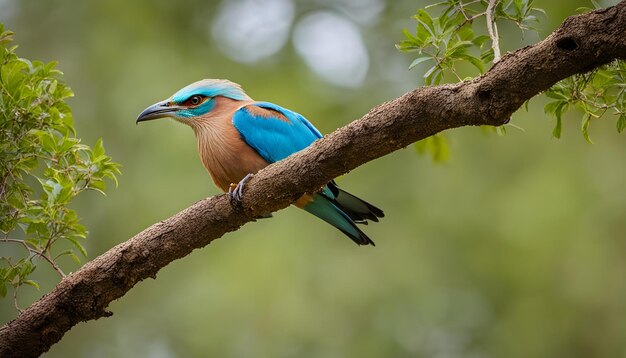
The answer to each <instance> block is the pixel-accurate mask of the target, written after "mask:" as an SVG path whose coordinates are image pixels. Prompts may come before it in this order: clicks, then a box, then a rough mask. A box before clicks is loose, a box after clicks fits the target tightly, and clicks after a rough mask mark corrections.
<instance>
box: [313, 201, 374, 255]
mask: <svg viewBox="0 0 626 358" xmlns="http://www.w3.org/2000/svg"><path fill="white" fill-rule="evenodd" d="M342 193H345V194H347V193H346V192H344V191H342ZM345 194H344V198H345V202H349V205H348V206H345V205H342V203H341V202H339V201H336V199H329V198H328V197H326V196H325V195H323V194H319V193H318V194H314V195H313V196H312V198H311V199H312V200H310V201H309V202H308V203H306V204H305V205H302V206H301V207H302V209H304V210H306V211H308V212H309V213H311V214H313V215H315V216H317V217H318V218H320V219H322V220H324V221H326V222H327V223H329V224H331V225H332V226H334V227H336V228H337V229H339V230H340V231H341V232H343V233H344V234H346V235H347V236H348V237H349V238H350V239H352V241H354V242H356V243H357V244H358V245H374V242H373V241H372V240H371V239H370V238H369V237H367V235H365V233H363V231H361V230H360V229H359V228H358V227H357V226H356V224H355V219H356V220H362V221H365V219H366V217H364V216H363V215H361V214H363V213H364V206H362V205H361V204H360V203H365V202H364V201H362V200H360V199H358V198H357V197H355V196H353V195H350V194H348V195H345ZM338 197H339V196H337V197H336V198H338ZM354 199H357V200H360V202H359V205H358V206H357V205H356V204H357V202H356V201H355V200H354ZM345 202H344V203H345ZM352 204H355V205H352ZM365 204H367V203H365ZM367 205H369V204H367ZM340 207H342V208H340ZM372 208H375V209H376V210H378V211H377V213H378V212H379V213H380V215H379V216H376V215H373V216H374V219H372V220H375V221H378V219H377V217H382V211H381V210H380V209H378V208H376V207H374V206H372ZM342 209H344V210H346V212H344V211H343V210H342ZM357 209H358V210H357ZM368 212H369V211H368ZM353 218H355V219H353Z"/></svg>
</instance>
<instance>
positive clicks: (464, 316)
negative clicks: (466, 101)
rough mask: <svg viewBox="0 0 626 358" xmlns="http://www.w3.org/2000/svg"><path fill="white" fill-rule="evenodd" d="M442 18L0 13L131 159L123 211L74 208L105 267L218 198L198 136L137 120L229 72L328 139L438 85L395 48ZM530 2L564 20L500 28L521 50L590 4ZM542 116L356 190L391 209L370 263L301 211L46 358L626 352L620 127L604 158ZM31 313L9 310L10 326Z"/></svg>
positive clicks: (358, 3)
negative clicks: (180, 92) (189, 87)
mask: <svg viewBox="0 0 626 358" xmlns="http://www.w3.org/2000/svg"><path fill="white" fill-rule="evenodd" d="M615 2H617V1H612V2H611V1H606V2H602V4H603V5H609V4H611V3H615ZM428 3H429V2H427V1H409V0H398V1H396V0H317V1H304V0H272V1H260V0H259V1H257V0H233V1H226V0H225V1H200V0H196V1H165V0H157V1H122V0H107V1H104V0H99V1H61V0H49V1H34V0H0V22H4V23H5V25H6V27H7V28H9V29H11V30H14V31H15V32H16V42H17V44H19V46H20V47H19V49H18V54H19V55H20V56H23V57H26V58H30V59H33V60H34V59H40V60H44V61H52V60H57V61H59V62H60V65H59V67H60V69H61V70H63V71H64V72H65V78H66V80H67V82H68V83H69V84H70V86H71V87H72V88H73V89H74V91H75V93H76V97H75V98H73V99H71V100H70V104H71V106H72V107H73V110H74V116H75V121H76V127H77V130H78V135H79V136H80V137H81V138H82V139H83V141H84V142H85V143H88V144H93V143H94V142H95V140H96V139H97V138H99V137H102V138H103V139H104V143H105V146H106V148H107V151H108V153H109V154H110V155H111V156H112V157H113V158H114V160H116V161H117V162H119V163H121V164H122V165H123V169H122V170H123V175H122V176H121V177H120V178H119V187H117V188H110V190H108V196H106V197H103V196H101V195H99V194H97V193H87V194H86V195H83V197H82V198H79V200H77V202H76V203H75V207H76V208H77V209H78V211H79V214H80V215H81V216H82V218H83V223H84V224H85V225H86V226H87V227H88V229H89V230H90V235H89V238H88V240H86V242H85V245H86V247H87V249H88V252H89V258H87V259H91V258H93V257H95V256H97V255H99V254H101V253H103V252H105V251H106V250H108V249H109V248H111V247H112V246H114V245H116V244H118V243H120V242H123V241H125V240H127V239H129V238H130V237H132V236H133V235H134V234H136V233H137V232H139V231H141V230H142V229H144V228H146V227H147V226H149V225H151V224H152V223H155V222H157V221H159V220H162V219H164V218H166V217H168V216H170V215H173V214H174V213H176V212H178V211H179V210H181V209H183V208H185V207H187V206H188V205H190V204H192V203H194V202H195V201H197V200H200V199H202V198H204V197H206V196H209V195H213V194H216V193H218V191H217V189H216V188H215V187H214V186H213V184H212V182H211V181H210V178H209V176H208V174H206V173H205V171H204V169H203V167H202V166H201V164H200V162H199V160H198V158H197V154H196V153H195V142H194V138H193V134H192V132H191V130H190V129H189V128H187V127H184V126H183V125H180V124H177V123H175V122H174V121H171V120H161V121H155V122H150V123H146V124H145V125H141V126H136V125H135V122H134V120H135V118H136V115H137V114H138V113H139V112H140V111H141V110H143V109H144V108H145V107H146V106H147V105H149V104H152V103H154V102H156V101H157V100H161V99H164V98H166V97H168V96H169V95H170V94H172V93H173V92H174V91H176V90H177V89H179V88H180V87H182V86H184V85H186V84H188V83H190V82H193V81H196V80H198V79H201V78H228V79H231V80H233V81H235V82H238V83H240V84H241V85H242V86H243V87H244V89H246V91H247V92H248V93H249V94H250V95H251V96H252V97H253V98H255V99H259V100H267V101H273V102H276V103H279V104H281V105H283V106H285V107H288V108H291V109H294V110H297V111H298V112H300V113H302V114H304V115H305V116H306V117H308V118H309V119H310V120H311V121H312V122H314V123H315V124H316V126H318V128H319V129H320V130H321V131H322V132H325V133H328V132H331V131H333V130H334V129H335V128H337V127H339V126H342V125H345V124H346V123H348V122H350V121H352V120H354V119H356V118H358V117H360V116H361V115H363V114H364V113H366V112H367V111H368V110H369V109H370V108H371V107H373V106H374V105H376V104H378V103H380V102H383V101H385V100H389V99H391V98H394V97H396V96H398V95H400V94H402V93H404V92H405V91H407V90H409V89H411V88H414V87H415V86H418V85H421V84H422V83H423V79H422V74H423V72H424V68H420V67H417V68H416V69H414V70H412V71H408V69H407V68H408V64H409V63H410V62H411V60H412V58H411V56H410V55H407V54H403V53H399V52H398V51H397V50H396V49H395V48H394V44H395V43H397V42H399V41H400V40H401V39H402V34H401V30H402V29H403V28H408V29H411V30H412V31H413V30H414V26H415V24H414V23H413V21H412V20H411V16H412V15H413V14H414V13H415V11H416V10H417V9H418V8H421V7H424V6H425V5H427V4H428ZM535 4H536V6H538V7H542V8H544V9H545V10H546V11H547V13H548V18H543V17H541V24H540V29H539V31H538V33H532V32H529V33H525V34H523V35H522V34H521V33H520V32H519V30H517V29H516V28H514V27H513V26H508V27H507V26H502V28H501V29H500V31H501V34H502V36H503V40H502V46H503V48H504V49H505V50H513V49H516V48H518V47H520V46H522V45H523V44H526V43H533V42H536V41H538V39H540V38H543V37H545V36H546V35H547V34H549V33H550V32H551V31H552V30H553V29H555V28H556V27H557V26H558V25H559V24H560V22H561V21H562V20H563V19H564V18H565V17H566V16H567V15H569V14H572V13H574V12H575V9H576V8H578V7H579V6H589V5H590V4H589V2H588V1H586V0H575V1H574V0H572V1H561V2H557V1H547V0H546V1H535ZM479 24H480V23H478V24H477V25H479ZM544 103H545V100H544V99H542V98H537V99H534V100H533V101H532V102H531V103H530V107H529V111H528V112H525V111H523V110H522V111H520V112H518V113H516V114H515V115H514V116H513V123H515V124H516V125H517V126H520V127H522V128H523V129H524V131H521V130H516V129H509V130H508V134H507V135H506V136H503V137H500V136H497V135H495V134H493V133H489V132H488V131H487V132H486V131H484V130H481V129H479V128H462V129H458V130H454V131H451V132H448V134H447V136H448V138H449V141H450V144H451V158H450V160H449V161H448V162H446V163H444V164H433V163H432V161H431V160H430V158H428V157H427V156H420V155H418V154H417V153H416V151H415V150H414V149H413V147H408V148H406V149H404V150H400V151H398V152H396V153H393V154H391V155H388V156H386V157H384V158H380V159H378V160H376V161H374V162H370V163H368V164H366V165H364V166H362V167H360V168H358V169H356V170H354V171H352V172H351V173H350V174H348V175H345V176H343V177H341V178H339V179H338V181H339V183H340V185H342V186H343V187H345V188H347V189H349V190H350V191H352V192H354V193H356V194H358V195H360V196H362V197H364V198H366V199H367V200H369V201H371V202H373V203H375V204H377V205H379V206H380V207H382V208H383V209H385V212H386V214H387V217H385V219H384V220H382V222H381V223H379V224H376V225H370V226H368V227H366V229H365V230H366V232H367V233H368V234H369V235H370V236H371V237H372V238H374V240H375V241H376V243H377V246H376V247H375V248H373V247H356V246H355V245H354V244H353V243H351V242H350V240H348V239H347V238H346V237H344V236H343V235H342V234H341V233H340V232H339V231H337V230H335V229H333V228H332V227H330V226H328V225H326V224H324V223H323V222H321V221H319V220H318V219H316V218H314V217H312V216H310V215H307V214H306V213H304V212H301V211H299V210H297V209H295V208H288V209H285V210H283V211H281V212H279V213H277V214H276V215H275V217H274V219H271V220H262V221H260V222H257V223H252V224H248V225H246V226H245V227H243V228H242V229H241V230H239V231H237V232H235V233H232V234H228V235H226V236H225V237H224V238H222V239H220V240H217V241H215V242H214V243H212V244H211V245H209V246H208V247H206V248H204V249H202V250H197V251H195V252H194V253H193V254H191V255H190V256H188V257H186V258H185V259H183V260H179V261H177V262H174V263H172V264H171V265H169V266H168V267H166V268H165V269H163V270H161V272H159V275H158V278H157V279H156V280H148V281H145V282H141V283H140V284H138V285H137V286H136V287H135V288H134V289H133V290H131V291H130V292H129V293H128V294H127V295H126V296H125V297H123V298H122V299H120V300H119V301H117V302H114V303H113V304H112V305H111V306H110V309H111V311H113V312H114V316H113V317H111V318H106V319H101V320H98V321H91V322H88V323H82V324H79V325H77V326H76V327H75V328H73V329H72V330H71V331H70V332H69V333H68V334H66V336H65V337H64V338H63V340H62V341H61V342H60V343H59V344H57V345H55V346H53V347H52V349H51V350H50V351H49V352H48V353H47V354H45V356H46V357H50V358H52V357H63V358H71V357H158V358H166V357H209V356H213V357H618V356H619V357H624V356H626V237H625V236H626V221H625V220H624V213H625V211H626V199H625V198H624V194H623V192H624V185H625V183H626V165H624V158H623V154H624V151H625V150H626V138H625V137H624V134H622V135H619V134H617V132H616V131H615V125H614V121H613V119H610V120H609V119H606V120H604V119H603V120H599V121H595V122H594V123H592V126H591V130H590V133H591V137H592V139H594V141H595V144H593V145H590V144H588V143H586V142H585V141H584V139H583V138H582V136H581V134H580V132H579V127H580V124H579V123H580V122H579V121H580V115H579V114H575V113H574V114H570V115H568V117H567V119H568V120H567V125H566V126H565V129H564V135H563V139H561V140H555V139H553V138H551V129H552V126H553V124H554V123H553V122H552V120H551V119H550V118H548V117H547V116H545V115H544V114H543V111H542V108H543V104H544ZM64 266H65V267H66V269H67V270H75V269H76V268H77V266H76V265H75V264H73V263H72V262H71V261H69V260H68V261H67V262H64ZM36 278H37V279H38V280H40V282H41V283H42V291H41V292H37V291H36V290H35V289H33V288H24V289H23V290H22V291H21V292H20V298H19V299H20V304H21V305H23V306H26V305H28V304H30V303H31V302H32V301H33V300H35V299H36V298H37V297H39V296H40V295H41V294H43V293H44V292H47V291H49V290H50V289H51V288H52V287H53V286H54V284H55V283H56V282H57V280H58V279H57V278H56V277H55V276H54V274H53V273H52V272H50V270H48V268H47V267H45V264H42V265H41V266H40V268H39V269H38V271H37V275H36ZM15 313H16V312H15V310H14V308H13V305H12V302H11V300H10V299H5V300H3V301H0V323H4V322H6V321H8V320H9V319H11V318H12V317H14V316H15Z"/></svg>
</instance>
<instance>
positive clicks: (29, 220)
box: [0, 24, 119, 307]
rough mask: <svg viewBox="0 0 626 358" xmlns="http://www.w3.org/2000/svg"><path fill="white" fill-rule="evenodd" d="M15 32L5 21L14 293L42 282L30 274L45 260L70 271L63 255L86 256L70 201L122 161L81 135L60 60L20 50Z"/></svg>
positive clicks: (2, 207)
mask: <svg viewBox="0 0 626 358" xmlns="http://www.w3.org/2000/svg"><path fill="white" fill-rule="evenodd" d="M12 35H13V33H12V32H10V31H4V26H3V25H1V24H0V138H2V141H1V142H0V232H1V234H2V236H1V237H0V245H2V247H3V249H2V253H3V256H2V257H0V297H4V296H6V294H7V287H8V286H11V287H13V289H14V298H15V297H16V295H17V290H18V288H19V287H20V286H22V285H30V286H34V287H36V288H38V287H39V286H38V284H37V282H35V281H33V280H32V279H30V278H29V277H30V275H31V274H32V272H33V271H34V270H35V269H36V268H37V264H38V262H40V261H41V260H44V261H46V262H47V263H48V264H50V265H51V266H52V267H53V268H54V269H55V270H56V271H57V272H58V273H59V275H61V276H64V274H63V271H62V270H61V267H60V265H59V262H58V261H59V259H60V258H61V257H64V256H68V257H70V258H72V259H74V260H75V261H77V262H80V260H79V258H78V255H77V254H76V252H79V253H80V254H81V255H82V256H86V252H85V249H84V248H83V246H82V244H81V243H80V240H81V239H83V238H85V237H86V235H87V231H86V229H85V227H84V226H83V225H81V224H80V223H79V219H78V215H77V213H76V211H75V210H73V209H70V208H69V207H68V205H69V204H70V203H71V202H72V200H73V199H74V198H75V197H76V196H77V195H78V194H80V193H81V192H84V191H85V190H96V191H99V192H102V193H103V192H104V190H105V181H104V180H105V178H110V179H113V180H115V174H118V173H119V169H118V164H116V163H114V162H112V161H111V158H109V157H108V156H107V155H106V154H105V152H104V147H103V145H102V140H98V141H97V142H96V144H95V145H94V147H93V149H92V148H90V147H89V146H87V145H85V144H81V143H80V140H79V139H78V138H76V133H75V131H74V125H73V119H72V113H71V111H70V108H69V106H68V105H67V103H66V102H65V100H66V99H67V98H68V97H71V96H72V95H73V94H72V91H71V90H70V88H69V87H67V86H66V85H65V84H64V83H63V82H62V81H61V80H60V77H61V75H62V73H61V72H60V71H59V70H57V69H55V66H56V64H55V63H47V64H45V63H42V62H39V61H33V62H31V61H29V60H27V59H23V58H19V57H18V56H17V55H16V54H15V48H16V47H9V45H10V44H11V41H12ZM60 242H66V243H67V244H66V245H57V243H60ZM10 246H16V247H21V249H19V251H16V250H12V251H10V250H9V249H13V248H12V247H10ZM59 247H62V248H59ZM6 252H15V253H21V254H17V255H11V256H5V253H6ZM16 307H17V303H16Z"/></svg>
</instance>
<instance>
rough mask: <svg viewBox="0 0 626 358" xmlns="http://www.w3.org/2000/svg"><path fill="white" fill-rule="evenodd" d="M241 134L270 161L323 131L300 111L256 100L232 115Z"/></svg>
mask: <svg viewBox="0 0 626 358" xmlns="http://www.w3.org/2000/svg"><path fill="white" fill-rule="evenodd" d="M233 125H234V126H235V128H236V129H237V131H238V132H239V135H241V138H242V139H243V140H244V141H245V142H246V143H247V144H248V145H249V146H251V147H252V148H254V149H255V150H256V151H257V153H259V155H260V156H261V157H263V159H265V160H266V161H268V162H269V163H274V162H277V161H279V160H281V159H284V158H286V157H288V156H290V155H291V154H293V153H295V152H297V151H300V150H302V149H304V148H306V147H308V146H309V145H310V144H311V143H313V142H314V141H315V140H317V139H319V138H322V134H321V133H320V132H319V131H318V130H317V129H316V128H315V127H314V126H313V125H312V124H311V123H310V122H309V121H307V120H306V118H304V117H303V116H302V115H300V114H299V113H296V112H293V111H290V110H288V109H286V108H282V107H280V106H277V105H275V104H273V103H268V102H256V103H253V104H250V105H247V106H244V107H242V108H240V109H239V110H237V111H236V112H235V114H234V115H233Z"/></svg>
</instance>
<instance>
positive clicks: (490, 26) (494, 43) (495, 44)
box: [486, 0, 500, 63]
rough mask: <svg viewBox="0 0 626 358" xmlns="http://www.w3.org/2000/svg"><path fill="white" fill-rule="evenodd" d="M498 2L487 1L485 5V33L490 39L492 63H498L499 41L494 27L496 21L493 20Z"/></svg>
mask: <svg viewBox="0 0 626 358" xmlns="http://www.w3.org/2000/svg"><path fill="white" fill-rule="evenodd" d="M497 4H498V0H489V5H487V12H486V13H487V31H488V32H489V37H491V47H492V48H493V63H496V62H498V61H500V40H499V37H498V26H496V19H495V18H494V12H495V9H496V5H497Z"/></svg>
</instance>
